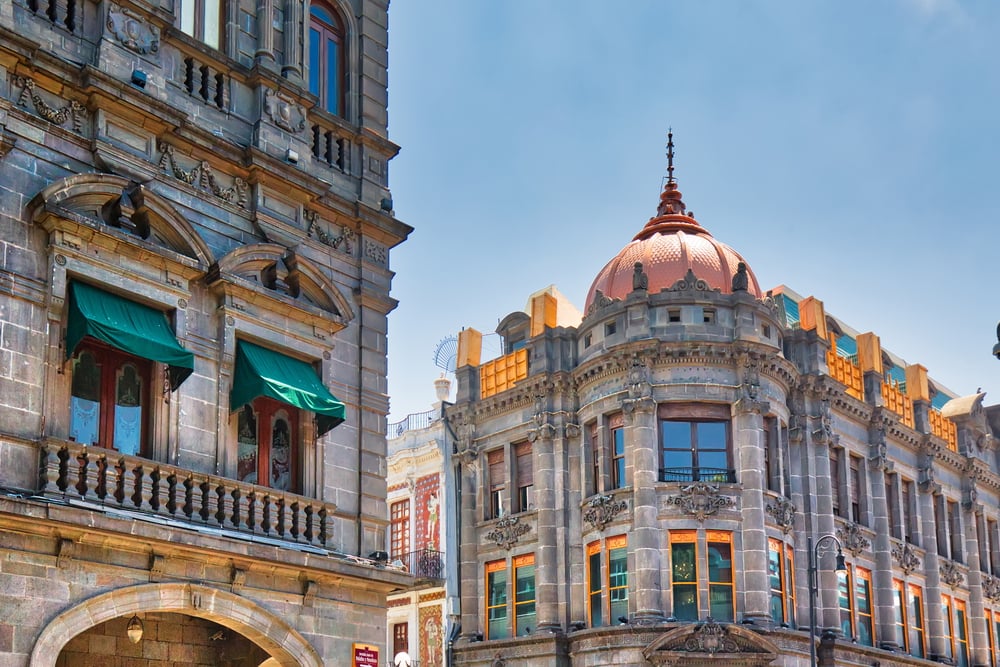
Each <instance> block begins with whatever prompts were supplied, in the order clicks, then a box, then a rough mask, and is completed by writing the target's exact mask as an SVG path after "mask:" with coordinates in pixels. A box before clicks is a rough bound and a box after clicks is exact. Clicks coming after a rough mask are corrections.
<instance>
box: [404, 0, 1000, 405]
mask: <svg viewBox="0 0 1000 667" xmlns="http://www.w3.org/2000/svg"><path fill="white" fill-rule="evenodd" d="M389 24H390V28H389V43H390V47H389V118H390V127H389V134H390V138H391V139H392V140H393V141H395V142H396V143H398V144H400V145H401V146H402V151H401V152H400V154H399V156H398V157H397V158H396V159H394V160H393V162H392V163H391V166H390V186H391V188H392V192H393V200H394V204H395V210H396V215H397V216H398V217H399V218H400V219H401V220H403V221H404V222H406V223H408V224H410V225H412V226H413V227H415V231H414V232H413V234H412V235H411V236H410V239H409V240H408V241H406V242H405V243H404V244H403V245H401V246H399V247H398V248H396V249H395V250H394V251H393V252H392V257H391V265H392V269H393V270H394V271H395V272H396V277H395V279H394V281H393V290H392V295H393V297H395V298H396V299H398V300H399V302H400V304H399V307H398V308H397V309H396V310H395V311H394V312H393V313H392V314H391V315H390V319H389V394H390V397H391V414H390V421H395V420H398V419H401V418H403V417H405V416H406V414H408V413H411V412H420V411H423V410H426V409H428V408H429V407H430V405H431V403H432V401H433V400H434V393H433V388H432V384H431V383H432V380H433V379H434V378H435V377H437V375H438V372H439V370H438V369H437V367H436V366H435V365H434V363H433V359H432V355H433V352H434V349H435V346H436V344H437V343H438V341H440V340H441V339H443V338H445V337H446V336H449V335H454V334H455V333H457V331H459V330H460V329H461V328H462V327H470V326H471V327H475V328H476V329H479V330H480V331H482V332H483V333H484V334H485V333H489V332H492V331H493V330H494V329H495V327H496V325H497V323H498V322H499V320H500V319H502V318H503V317H504V316H506V315H507V314H509V313H510V312H512V311H514V310H520V309H523V308H524V307H525V303H526V300H527V297H528V295H529V294H530V293H532V292H534V291H536V290H538V289H541V288H544V287H546V286H548V285H550V284H555V285H556V286H557V287H558V288H559V289H560V290H561V291H562V292H563V293H564V294H565V295H566V296H567V297H568V298H569V299H570V300H571V301H572V302H573V303H575V304H576V305H577V307H578V308H580V309H582V308H583V305H584V299H585V298H586V294H587V290H588V288H589V287H590V284H591V282H592V281H593V279H594V277H595V276H596V275H597V273H598V271H600V269H601V268H602V267H603V266H604V264H605V263H606V262H607V261H608V260H609V259H610V258H611V257H612V256H614V255H615V254H616V253H617V252H618V250H619V249H621V248H622V247H623V246H624V245H625V244H626V243H628V242H629V241H630V240H631V238H632V236H633V235H634V234H635V233H636V232H637V231H638V230H639V229H640V228H641V227H642V226H643V225H644V224H645V222H646V221H647V220H648V219H649V217H650V216H651V215H653V213H654V212H655V208H656V204H657V201H658V196H659V192H660V189H661V186H662V182H663V177H664V173H665V166H666V165H665V163H666V158H665V143H666V132H667V128H668V127H672V128H673V130H674V140H675V144H676V160H675V162H676V176H677V179H678V182H679V185H680V189H681V190H682V191H683V193H684V200H685V203H686V204H687V205H688V207H689V208H690V209H691V210H692V211H694V212H695V214H696V216H697V218H698V220H699V222H701V224H702V225H704V226H705V227H706V228H707V229H708V230H709V231H710V232H711V233H712V234H713V235H714V236H715V237H716V238H717V239H719V240H721V241H723V242H725V243H727V244H729V245H730V246H732V247H733V248H735V249H736V250H737V251H738V252H740V253H741V254H742V255H743V256H744V257H745V258H746V259H747V261H748V262H749V264H750V266H751V267H752V268H753V270H754V272H755V273H756V275H757V278H758V280H759V281H760V284H761V286H762V287H763V288H764V289H767V288H770V287H774V286H777V285H779V284H786V285H788V286H789V287H791V288H792V289H794V290H795V291H797V292H799V293H800V294H802V295H803V296H808V295H815V296H816V297H817V298H819V299H821V300H823V301H824V303H825V305H826V310H827V312H828V313H830V314H833V315H836V316H837V317H839V318H840V319H841V320H843V321H845V322H846V323H848V324H849V325H850V326H852V327H853V328H855V329H857V330H858V331H861V332H865V331H874V332H875V333H876V334H878V335H879V336H880V337H881V340H882V345H883V347H884V348H885V349H888V350H891V351H892V352H894V353H896V354H897V355H899V356H901V357H903V358H904V359H905V360H906V361H908V362H910V363H914V362H916V363H922V364H923V365H925V366H926V367H927V368H928V370H929V373H930V375H931V377H932V378H934V379H936V380H937V381H939V382H940V383H942V384H943V385H944V386H946V387H948V388H949V389H951V390H953V391H955V392H957V393H959V394H968V393H972V392H974V391H975V390H976V389H977V388H979V387H982V388H983V389H984V390H986V391H989V392H990V396H988V397H987V403H996V402H1000V363H998V362H997V360H996V359H994V358H993V357H992V356H991V354H990V353H991V350H992V347H993V344H994V343H995V342H996V338H995V328H996V323H997V320H998V318H1000V296H998V295H1000V266H998V262H997V259H998V258H1000V230H998V227H997V221H998V220H1000V196H998V195H1000V187H998V177H1000V170H998V169H997V162H998V161H1000V150H998V149H1000V74H998V71H1000V70H998V68H997V66H998V63H1000V40H998V39H997V38H996V36H997V35H1000V3H997V2H993V1H990V0H984V1H982V2H973V1H970V2H961V3H959V2H957V1H954V2H953V1H950V0H873V1H864V2H862V1H860V0H859V1H855V2H842V1H840V2H833V1H827V0H816V1H811V2H793V1H791V0H789V1H787V2H778V1H777V0H770V1H760V2H754V1H749V0H739V1H737V0H731V1H727V2H723V1H721V0H701V1H694V0H691V1H685V2H679V1H678V2H668V1H666V0H620V1H619V2H606V1H603V2H597V1H595V0H393V2H392V5H391V6H390V10H389ZM494 338H495V337H494ZM489 344H490V343H489V339H487V341H486V345H487V346H488V345H489Z"/></svg>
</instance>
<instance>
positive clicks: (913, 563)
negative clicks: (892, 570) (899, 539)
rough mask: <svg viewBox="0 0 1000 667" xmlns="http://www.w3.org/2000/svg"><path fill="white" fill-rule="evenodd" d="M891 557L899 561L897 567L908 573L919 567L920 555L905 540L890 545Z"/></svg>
mask: <svg viewBox="0 0 1000 667" xmlns="http://www.w3.org/2000/svg"><path fill="white" fill-rule="evenodd" d="M892 557H893V558H895V559H896V562H897V563H899V569H901V570H902V571H903V572H904V573H906V574H909V573H910V572H913V571H914V570H916V569H917V568H918V567H920V557H919V556H917V550H916V549H914V548H913V546H912V545H910V544H909V543H907V542H904V543H902V544H893V545H892Z"/></svg>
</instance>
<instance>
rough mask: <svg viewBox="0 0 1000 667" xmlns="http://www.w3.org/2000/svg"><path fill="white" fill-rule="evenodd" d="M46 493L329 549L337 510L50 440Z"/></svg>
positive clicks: (42, 471)
mask: <svg viewBox="0 0 1000 667" xmlns="http://www.w3.org/2000/svg"><path fill="white" fill-rule="evenodd" d="M39 478H40V479H39V492H40V493H41V494H42V495H44V496H46V497H50V498H76V499H81V500H85V501H89V502H92V503H95V504H98V505H103V506H105V507H107V508H112V509H123V510H129V511H133V512H142V513H147V514H150V515H155V516H158V517H163V518H167V519H173V520H176V521H181V522H187V523H194V524H199V525H204V526H210V527H214V528H217V529H220V530H231V531H238V532H242V533H251V534H254V535H260V536H265V537H269V538H272V539H276V540H284V541H287V542H294V543H298V544H308V545H313V546H316V547H325V546H326V545H327V543H328V542H329V541H330V540H331V538H332V535H331V528H332V521H333V519H332V515H333V512H334V510H335V509H336V506H335V505H333V504H332V503H325V502H322V501H320V500H316V499H313V498H306V497H304V496H300V495H296V494H294V493H287V492H282V491H277V490H274V489H269V488H266V487H262V486H256V485H253V484H244V483H241V482H237V481H235V480H232V479H227V478H224V477H219V476H216V475H206V474H203V473H198V472H194V471H191V470H186V469H183V468H178V467H174V466H170V465H165V464H162V463H157V462H156V461H150V460H148V459H142V458H138V457H135V456H125V455H122V454H120V453H118V452H116V451H114V450H111V449H104V448H101V447H88V446H86V445H81V444H79V443H75V442H66V441H61V440H50V441H47V442H45V443H43V445H42V447H41V464H40V467H39Z"/></svg>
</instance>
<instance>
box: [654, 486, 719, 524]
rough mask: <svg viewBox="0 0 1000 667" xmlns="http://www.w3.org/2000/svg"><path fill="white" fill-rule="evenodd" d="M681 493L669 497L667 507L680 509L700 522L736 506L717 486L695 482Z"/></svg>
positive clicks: (683, 488) (682, 489)
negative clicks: (673, 506) (671, 506)
mask: <svg viewBox="0 0 1000 667" xmlns="http://www.w3.org/2000/svg"><path fill="white" fill-rule="evenodd" d="M680 491H681V492H680V493H679V494H678V495H674V496H668V497H667V499H666V502H667V505H675V506H676V507H679V508H680V510H681V511H682V512H684V513H685V514H689V515H691V516H693V517H694V518H695V519H697V520H698V521H704V520H705V518H706V517H709V516H711V515H713V514H716V513H717V512H718V511H719V510H720V509H728V508H730V507H734V506H735V505H736V501H735V500H733V498H731V497H730V496H724V495H722V494H721V493H720V492H719V486H718V485H717V484H709V483H708V482H694V483H692V484H688V485H687V486H684V487H681V490H680Z"/></svg>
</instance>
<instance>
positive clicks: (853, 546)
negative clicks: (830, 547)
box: [837, 523, 872, 556]
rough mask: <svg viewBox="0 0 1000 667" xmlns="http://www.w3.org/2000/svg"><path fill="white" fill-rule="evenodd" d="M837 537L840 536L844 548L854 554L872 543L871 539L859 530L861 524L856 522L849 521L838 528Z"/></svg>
mask: <svg viewBox="0 0 1000 667" xmlns="http://www.w3.org/2000/svg"><path fill="white" fill-rule="evenodd" d="M837 537H839V538H840V543H841V544H842V545H843V547H844V550H845V551H849V552H850V553H852V554H854V555H855V556H857V555H858V554H860V553H861V552H862V551H864V550H865V549H867V548H868V547H870V546H871V545H872V543H871V541H869V540H868V538H866V537H865V536H864V534H863V533H862V532H861V526H859V525H858V524H856V523H849V524H847V525H846V526H844V527H843V528H841V529H840V530H838V531H837Z"/></svg>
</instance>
